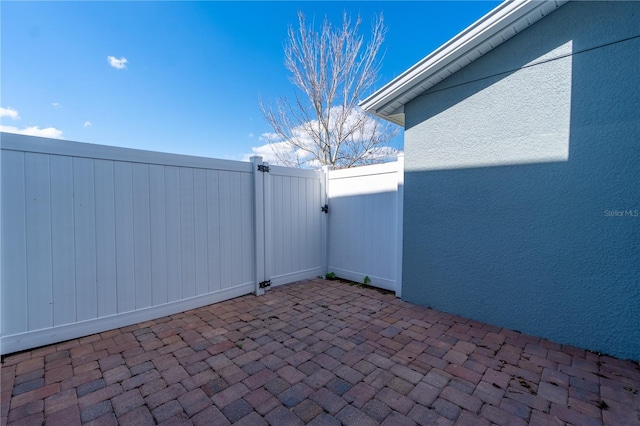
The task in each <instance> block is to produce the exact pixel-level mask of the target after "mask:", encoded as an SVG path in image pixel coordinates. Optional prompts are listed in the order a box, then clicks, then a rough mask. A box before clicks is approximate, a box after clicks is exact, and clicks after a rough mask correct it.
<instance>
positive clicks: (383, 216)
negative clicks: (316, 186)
mask: <svg viewBox="0 0 640 426" xmlns="http://www.w3.org/2000/svg"><path fill="white" fill-rule="evenodd" d="M403 160H404V159H403V157H402V156H400V157H399V158H398V161H396V162H392V163H384V164H377V165H372V166H362V167H355V168H351V169H344V170H333V171H330V172H329V175H328V189H327V192H328V197H329V225H328V226H329V239H328V241H329V246H328V253H329V264H328V271H329V272H333V273H335V274H336V275H337V276H339V277H341V278H346V279H350V280H353V281H356V282H360V283H362V282H363V281H364V280H365V277H369V279H370V280H371V282H370V284H371V285H373V286H377V287H380V288H384V289H387V290H391V291H395V292H396V295H397V296H400V293H401V282H402V194H403V193H402V189H403V176H404V165H403V164H404V162H403Z"/></svg>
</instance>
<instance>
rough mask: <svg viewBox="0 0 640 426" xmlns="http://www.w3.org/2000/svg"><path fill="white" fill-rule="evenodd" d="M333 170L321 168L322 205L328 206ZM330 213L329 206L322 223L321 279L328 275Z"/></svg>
mask: <svg viewBox="0 0 640 426" xmlns="http://www.w3.org/2000/svg"><path fill="white" fill-rule="evenodd" d="M331 170H333V167H332V166H331V165H326V166H322V173H323V174H324V180H323V181H322V191H321V194H322V196H323V198H324V200H323V202H322V203H321V204H322V205H327V206H328V205H329V202H330V196H329V175H330V173H331ZM330 212H331V206H329V213H326V214H325V218H324V220H323V221H322V223H323V224H324V229H323V233H322V238H323V241H322V244H323V247H324V251H323V253H322V266H323V269H324V274H323V277H324V276H326V275H327V274H328V273H329V214H330Z"/></svg>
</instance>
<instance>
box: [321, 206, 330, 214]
mask: <svg viewBox="0 0 640 426" xmlns="http://www.w3.org/2000/svg"><path fill="white" fill-rule="evenodd" d="M320 210H321V211H322V212H324V213H329V204H325V205H324V206H322V207H320Z"/></svg>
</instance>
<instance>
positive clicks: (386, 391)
mask: <svg viewBox="0 0 640 426" xmlns="http://www.w3.org/2000/svg"><path fill="white" fill-rule="evenodd" d="M376 398H377V399H379V400H380V401H382V402H383V403H384V404H385V405H387V406H389V407H390V408H391V409H392V410H394V411H398V412H400V413H402V414H407V413H409V411H411V409H412V408H413V406H414V405H415V402H414V401H413V400H412V399H410V398H408V397H406V396H404V395H402V394H400V393H398V392H396V391H394V390H393V389H390V388H388V387H385V388H383V389H382V390H381V391H380V392H378V394H377V395H376Z"/></svg>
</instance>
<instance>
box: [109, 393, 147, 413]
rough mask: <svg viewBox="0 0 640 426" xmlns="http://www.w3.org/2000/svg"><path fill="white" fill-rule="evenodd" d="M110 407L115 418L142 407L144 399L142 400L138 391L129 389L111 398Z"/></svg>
mask: <svg viewBox="0 0 640 426" xmlns="http://www.w3.org/2000/svg"><path fill="white" fill-rule="evenodd" d="M111 405H112V406H113V410H114V411H115V413H116V416H118V417H120V416H122V415H124V414H126V413H128V412H129V411H132V410H134V409H136V408H138V407H140V406H142V405H144V399H142V395H141V394H140V391H139V390H138V389H131V390H129V391H127V392H125V393H122V394H120V395H116V396H114V397H113V398H111Z"/></svg>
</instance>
